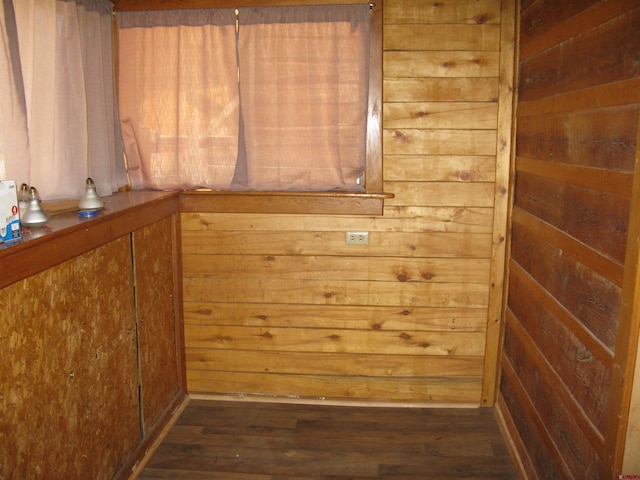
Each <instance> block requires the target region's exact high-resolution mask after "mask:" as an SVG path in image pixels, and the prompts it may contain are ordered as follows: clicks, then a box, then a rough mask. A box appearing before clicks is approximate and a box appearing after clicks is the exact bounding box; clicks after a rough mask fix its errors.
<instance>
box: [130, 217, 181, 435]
mask: <svg viewBox="0 0 640 480" xmlns="http://www.w3.org/2000/svg"><path fill="white" fill-rule="evenodd" d="M174 222H175V217H168V218H166V219H163V220H160V221H158V222H156V223H154V224H151V225H149V226H147V227H145V228H143V229H140V230H136V231H135V232H133V252H134V272H135V273H134V276H135V292H136V293H135V296H136V308H137V318H138V348H139V353H138V355H139V359H140V381H141V399H142V401H141V403H142V419H143V428H144V431H145V432H149V431H150V429H151V427H152V426H153V424H154V423H155V422H156V420H158V418H159V417H160V415H161V414H162V412H163V410H164V409H165V408H166V406H167V405H169V404H170V402H171V400H172V399H173V397H174V396H175V395H176V393H177V392H178V388H179V386H178V367H177V358H178V356H177V350H176V345H177V344H176V320H175V319H176V315H175V302H174V298H175V292H174V288H175V287H174V285H175V282H174V252H175V250H174V239H175V234H176V232H175V224H174Z"/></svg>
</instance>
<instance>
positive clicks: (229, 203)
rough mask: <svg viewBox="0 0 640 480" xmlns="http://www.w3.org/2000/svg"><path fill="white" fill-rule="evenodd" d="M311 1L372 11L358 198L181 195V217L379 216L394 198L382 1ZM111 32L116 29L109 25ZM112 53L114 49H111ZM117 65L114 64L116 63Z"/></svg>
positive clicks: (172, 0)
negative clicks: (388, 163)
mask: <svg viewBox="0 0 640 480" xmlns="http://www.w3.org/2000/svg"><path fill="white" fill-rule="evenodd" d="M374 1H375V3H371V2H370V1H369V0H366V1H365V0H314V4H317V5H332V4H333V5H337V4H346V3H350V4H353V3H361V4H362V3H365V4H369V5H370V6H371V33H370V37H369V41H370V67H369V99H368V107H367V155H366V167H365V190H364V191H363V192H341V191H331V192H298V191H295V192H287V191H267V192H265V191H238V192H236V191H211V190H194V191H183V192H182V194H181V196H180V211H182V212H211V213H216V212H237V213H300V214H341V215H382V214H383V210H384V200H385V199H386V198H392V197H393V194H389V193H385V192H384V189H383V185H384V182H383V168H382V23H383V20H382V18H383V0H374ZM113 4H114V10H116V11H118V10H120V11H124V10H160V9H179V8H180V9H182V8H239V7H251V6H256V1H255V0H113ZM291 5H304V2H301V0H261V1H260V6H291ZM114 28H116V26H115V25H114ZM116 52H117V48H116ZM116 65H117V63H116Z"/></svg>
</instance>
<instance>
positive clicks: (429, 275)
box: [422, 272, 436, 280]
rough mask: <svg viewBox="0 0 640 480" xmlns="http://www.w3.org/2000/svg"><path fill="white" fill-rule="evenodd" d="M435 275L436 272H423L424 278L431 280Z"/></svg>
mask: <svg viewBox="0 0 640 480" xmlns="http://www.w3.org/2000/svg"><path fill="white" fill-rule="evenodd" d="M435 276H436V274H435V273H429V272H425V273H423V274H422V278H424V279H425V280H431V279H432V278H433V277H435Z"/></svg>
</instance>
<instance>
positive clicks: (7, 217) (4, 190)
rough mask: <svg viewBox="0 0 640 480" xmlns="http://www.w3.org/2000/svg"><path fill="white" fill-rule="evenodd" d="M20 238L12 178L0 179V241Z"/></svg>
mask: <svg viewBox="0 0 640 480" xmlns="http://www.w3.org/2000/svg"><path fill="white" fill-rule="evenodd" d="M20 238H22V232H21V230H20V210H19V209H18V190H17V188H16V182H15V181H14V180H0V242H3V243H5V242H13V241H14V240H19V239H20Z"/></svg>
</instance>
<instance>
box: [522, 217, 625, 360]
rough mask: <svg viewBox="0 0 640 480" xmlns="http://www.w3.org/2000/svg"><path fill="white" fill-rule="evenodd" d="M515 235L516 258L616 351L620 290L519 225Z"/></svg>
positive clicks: (546, 288) (596, 335) (544, 286)
mask: <svg viewBox="0 0 640 480" xmlns="http://www.w3.org/2000/svg"><path fill="white" fill-rule="evenodd" d="M512 238H513V244H512V258H513V260H514V261H516V262H517V263H519V264H520V265H521V266H522V268H524V269H525V270H526V271H527V272H528V273H529V274H530V275H531V276H532V277H533V278H534V279H535V280H536V281H537V282H538V283H539V284H540V285H541V286H542V287H543V288H544V289H545V290H547V291H548V292H549V293H550V294H551V295H552V296H553V297H555V298H556V299H557V300H558V302H559V303H560V304H562V305H563V306H564V307H565V308H566V309H567V310H568V311H569V312H571V313H572V314H573V315H574V316H575V317H576V318H577V319H578V320H579V321H580V322H581V324H582V325H584V327H585V328H586V329H588V330H589V331H590V332H591V333H592V334H593V335H594V336H595V337H596V338H598V339H599V340H600V341H601V342H602V343H604V344H605V345H606V346H607V347H608V348H609V349H610V350H612V351H613V349H614V348H615V339H616V331H617V323H618V314H619V312H620V310H619V309H620V289H619V288H618V287H616V286H615V285H614V284H612V283H611V282H609V281H608V280H607V279H605V278H602V277H600V276H598V275H596V274H595V273H594V272H593V271H592V270H590V269H588V268H585V267H584V266H583V265H582V264H580V263H578V262H576V261H575V260H573V259H572V258H570V257H569V256H565V255H563V252H562V251H561V250H558V249H556V248H554V247H553V246H552V245H549V244H546V243H544V242H541V239H540V238H536V237H535V236H534V235H533V234H532V233H531V232H530V231H527V230H525V229H523V228H521V227H520V226H519V225H518V224H514V226H513V232H512Z"/></svg>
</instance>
